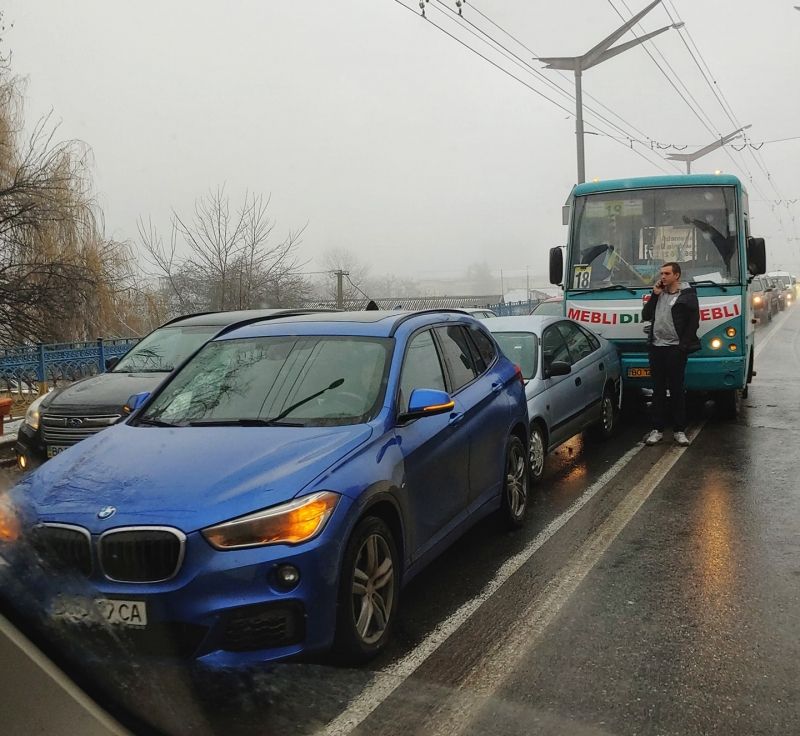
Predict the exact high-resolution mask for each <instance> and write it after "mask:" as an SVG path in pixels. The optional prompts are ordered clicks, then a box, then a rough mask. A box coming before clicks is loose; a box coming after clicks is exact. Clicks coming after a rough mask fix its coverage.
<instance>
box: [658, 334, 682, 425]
mask: <svg viewBox="0 0 800 736" xmlns="http://www.w3.org/2000/svg"><path fill="white" fill-rule="evenodd" d="M650 372H651V373H652V376H653V427H654V429H657V430H658V431H659V432H663V431H664V427H666V424H667V419H668V408H669V405H671V408H672V428H673V430H674V431H675V432H685V431H686V397H685V396H684V390H683V377H684V374H685V372H686V353H685V352H684V351H683V350H681V349H680V348H679V347H678V346H677V345H669V346H666V347H656V346H654V345H651V346H650ZM667 389H669V405H668V404H667Z"/></svg>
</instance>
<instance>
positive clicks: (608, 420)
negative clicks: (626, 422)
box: [591, 389, 617, 440]
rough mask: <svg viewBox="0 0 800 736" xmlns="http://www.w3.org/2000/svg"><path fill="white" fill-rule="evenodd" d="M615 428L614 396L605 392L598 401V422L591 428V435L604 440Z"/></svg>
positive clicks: (615, 409)
mask: <svg viewBox="0 0 800 736" xmlns="http://www.w3.org/2000/svg"><path fill="white" fill-rule="evenodd" d="M616 426H617V407H616V406H615V405H614V394H613V393H611V391H610V390H608V389H607V390H606V391H605V393H604V394H603V398H602V399H601V400H600V421H599V422H597V424H595V425H593V426H592V427H591V434H592V435H593V436H594V437H595V438H596V439H599V440H606V439H608V438H609V437H611V435H612V434H613V433H614V430H615V429H616Z"/></svg>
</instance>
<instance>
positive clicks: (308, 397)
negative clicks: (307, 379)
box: [269, 378, 344, 422]
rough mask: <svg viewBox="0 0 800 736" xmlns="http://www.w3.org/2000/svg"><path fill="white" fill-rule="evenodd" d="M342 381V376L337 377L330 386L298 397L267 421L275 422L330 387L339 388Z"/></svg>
mask: <svg viewBox="0 0 800 736" xmlns="http://www.w3.org/2000/svg"><path fill="white" fill-rule="evenodd" d="M343 383H344V378H337V379H336V380H335V381H333V382H332V383H331V385H330V386H326V387H325V388H323V389H322V391H317V392H316V393H315V394H311V396H306V397H305V398H304V399H300V401H297V402H295V403H294V404H292V405H291V406H290V407H288V408H286V409H284V410H283V411H282V412H281V413H280V414H278V416H276V417H272V419H270V420H269V421H271V422H277V421H279V420H281V419H283V418H284V417H285V416H288V415H289V414H291V413H292V412H293V411H294V410H295V409H298V408H299V407H301V406H302V405H303V404H307V403H308V402H309V401H313V400H314V399H316V398H317V396H322V394H324V393H325V392H326V391H330V390H331V389H332V388H339V386H341V385H342V384H343Z"/></svg>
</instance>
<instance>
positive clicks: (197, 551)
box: [0, 311, 528, 667]
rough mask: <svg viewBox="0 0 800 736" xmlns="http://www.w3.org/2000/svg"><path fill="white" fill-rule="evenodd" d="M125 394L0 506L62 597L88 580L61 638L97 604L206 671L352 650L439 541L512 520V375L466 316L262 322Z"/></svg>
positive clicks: (517, 507) (520, 476) (519, 494)
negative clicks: (112, 416) (103, 425)
mask: <svg viewBox="0 0 800 736" xmlns="http://www.w3.org/2000/svg"><path fill="white" fill-rule="evenodd" d="M131 404H132V405H133V406H134V407H137V408H136V409H135V410H134V413H132V414H131V415H130V416H129V417H128V419H127V420H125V421H123V422H122V423H120V424H117V425H115V426H114V427H111V428H110V429H108V430H107V431H104V432H101V433H100V434H97V435H95V436H93V437H90V438H89V439H87V440H85V441H84V442H81V443H80V444H78V445H76V446H75V447H73V448H71V449H70V450H69V451H68V452H65V453H62V454H60V455H58V456H57V457H56V458H54V459H53V460H51V461H50V462H48V463H45V464H44V465H42V466H41V467H40V468H38V469H37V470H36V471H35V472H33V473H31V474H29V475H27V476H26V477H25V478H24V479H23V480H22V481H21V482H20V484H19V485H17V486H16V488H15V489H14V490H12V491H11V492H10V494H9V497H10V502H11V504H12V505H13V506H14V507H15V508H16V513H17V514H18V515H16V516H14V515H13V514H12V517H10V518H2V513H3V509H5V510H6V513H9V514H11V513H12V512H11V511H9V510H8V509H9V506H8V505H5V506H4V505H0V529H12V528H14V524H15V521H14V520H15V519H16V521H18V522H20V523H22V524H23V531H22V537H21V538H22V540H23V541H24V540H25V539H30V541H31V543H32V545H33V547H34V549H35V550H36V551H37V552H38V554H39V556H40V559H41V560H42V562H43V564H44V565H45V569H46V570H48V571H50V570H52V572H48V573H47V580H48V581H49V582H48V588H49V587H50V586H52V590H53V594H54V595H56V597H57V594H61V593H62V592H63V591H64V589H65V587H66V586H67V585H68V583H69V581H71V580H76V579H77V580H78V581H79V582H80V583H81V585H82V586H83V590H84V592H83V596H82V598H81V597H79V600H77V601H70V606H69V610H68V611H66V612H65V613H64V621H63V625H64V626H65V627H66V626H68V625H69V623H70V622H71V623H73V624H74V629H72V630H71V631H70V632H69V633H68V634H66V635H68V636H70V637H72V638H73V639H74V638H80V637H81V636H87V631H86V630H87V629H88V628H89V627H90V626H91V622H92V621H95V620H98V621H99V616H100V615H102V617H103V618H104V620H105V621H106V622H107V623H108V624H109V625H110V626H111V628H112V629H115V630H116V631H117V632H119V636H121V637H122V636H124V637H125V638H126V639H128V638H130V639H131V641H136V640H137V637H139V641H141V642H142V644H143V645H144V642H145V641H146V640H147V638H148V636H149V637H150V638H151V639H152V637H153V636H156V635H157V634H158V632H162V634H166V640H167V642H168V643H173V644H174V645H175V646H178V647H180V649H181V653H182V654H183V655H185V656H187V657H193V658H196V659H198V660H200V661H201V662H202V663H203V664H205V665H208V666H212V667H213V666H219V667H228V666H235V665H247V664H252V663H255V662H259V661H265V660H277V659H283V658H287V657H292V656H297V655H300V654H306V653H311V652H318V651H323V650H328V649H331V648H333V649H334V650H335V651H336V652H337V653H338V654H339V655H340V656H341V658H343V659H345V660H351V661H363V660H365V659H367V658H369V657H371V656H373V655H375V654H377V653H378V652H379V651H380V650H381V649H383V648H384V646H385V645H386V643H387V641H388V640H389V637H390V634H391V629H392V626H393V624H394V621H395V618H396V612H397V606H398V600H399V597H400V590H401V587H402V586H403V585H404V584H405V583H407V582H408V581H409V580H411V579H412V578H413V577H414V575H415V574H416V573H417V572H419V570H421V569H422V568H423V567H424V566H425V564H426V563H427V562H428V561H430V560H431V559H432V558H433V557H434V556H435V555H436V554H437V553H438V552H440V551H442V550H443V549H444V548H445V547H447V546H448V545H449V544H450V543H451V542H452V541H453V540H454V539H455V538H456V537H457V536H458V535H459V534H460V533H462V532H464V531H465V530H466V529H467V528H468V527H470V526H471V525H472V524H474V523H475V522H476V521H477V520H478V519H480V518H482V517H484V516H486V515H488V514H490V513H493V512H496V511H500V512H501V514H502V515H503V517H504V519H505V521H506V522H507V523H508V524H509V525H511V526H519V525H521V524H522V523H523V521H524V517H525V511H526V507H527V502H528V472H527V448H528V417H527V408H526V401H525V389H524V386H523V380H522V376H521V373H520V371H519V369H518V368H517V367H516V366H514V364H513V363H512V362H511V361H510V360H508V358H506V357H505V356H504V355H503V354H502V353H501V352H500V350H499V348H498V346H497V344H496V343H495V341H494V340H493V339H492V337H491V336H490V334H489V333H488V332H487V331H486V329H485V328H484V327H483V325H482V324H481V323H479V322H478V321H476V320H475V319H473V318H472V317H469V316H468V315H464V314H460V313H457V312H453V311H440V312H437V311H428V312H394V311H393V312H381V311H364V312H349V313H327V314H326V313H318V314H306V315H295V316H291V317H282V318H280V317H279V318H274V319H271V320H269V321H261V322H259V323H256V324H250V325H248V326H246V327H239V328H238V329H235V330H232V331H228V332H226V333H225V334H222V335H220V336H217V337H216V338H214V339H212V340H211V341H210V342H208V343H207V344H205V345H204V346H203V347H202V349H200V350H199V351H198V352H197V353H196V354H195V355H194V356H193V357H192V358H190V359H189V360H188V361H187V362H186V363H185V364H184V365H183V366H182V367H180V368H179V369H178V370H177V371H176V372H175V373H173V374H172V375H171V376H170V377H169V378H168V379H167V380H166V382H164V383H163V384H162V385H161V386H160V387H158V388H157V389H155V391H154V393H153V394H152V395H150V396H149V397H148V396H146V395H141V396H137V397H135V398H133V400H132V402H131ZM6 525H7V526H6ZM6 536H8V535H6ZM16 549H18V550H20V551H19V552H18V557H17V558H15V563H14V564H16V565H19V566H22V565H23V564H24V557H23V556H22V555H23V553H24V545H19V546H18V547H17V548H16ZM12 551H13V550H12ZM3 554H4V556H5V554H6V553H5V550H4V551H3ZM22 572H24V571H21V573H20V574H22ZM17 577H19V575H17ZM98 601H99V602H98ZM54 611H55V613H54V615H61V614H60V613H59V611H60V609H59V608H58V605H57V602H56V604H54ZM82 627H83V628H82ZM115 635H116V634H115Z"/></svg>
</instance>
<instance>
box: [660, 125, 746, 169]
mask: <svg viewBox="0 0 800 736" xmlns="http://www.w3.org/2000/svg"><path fill="white" fill-rule="evenodd" d="M750 127H751V126H750V125H745V126H744V127H742V128H739V130H734V131H733V133H728V135H726V136H723V137H722V138H720V139H719V140H717V141H714V142H713V143H709V144H708V145H707V146H703V148H699V149H698V150H696V151H695V152H694V153H669V154H667V158H669V159H672V160H674V161H696V160H697V159H698V158H702V157H703V156H705V155H706V154H708V153H711V151H716V150H717V149H718V148H722V146H724V145H725V144H726V143H728V142H730V141H732V140H734V138H738V137H739V134H740V133H741V132H742V131H744V130H747V129H748V128H750Z"/></svg>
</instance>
